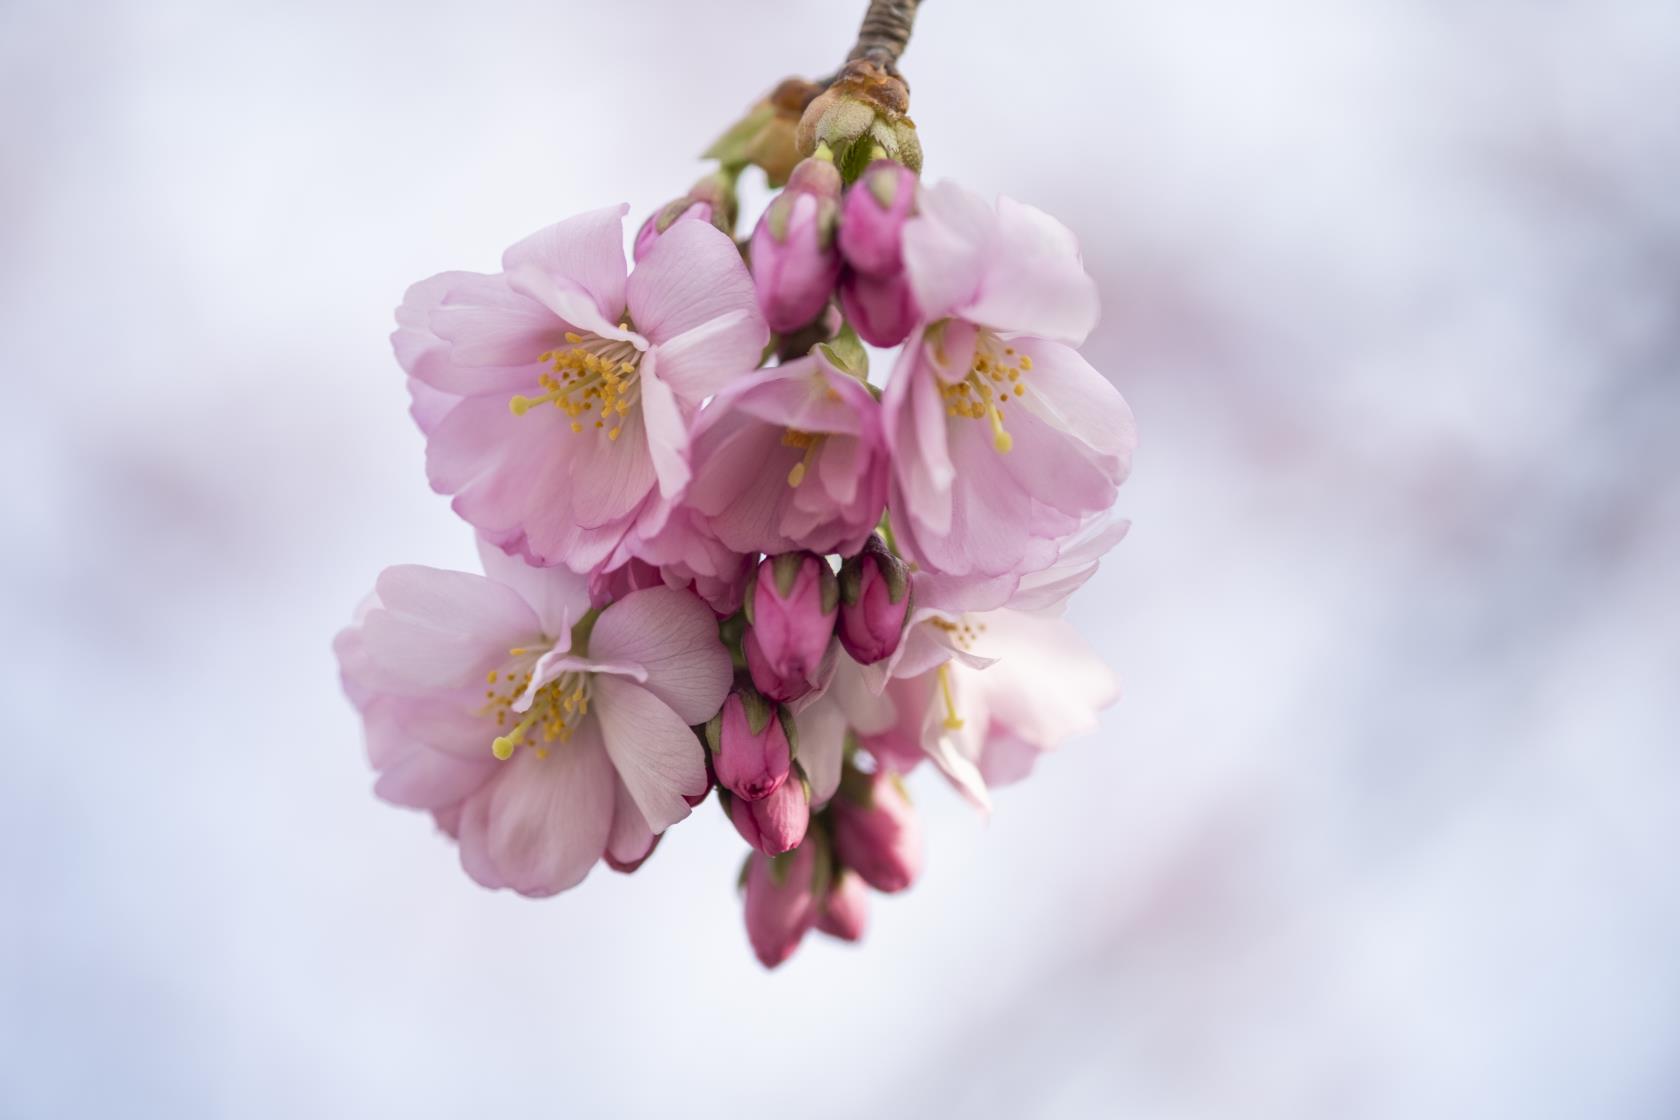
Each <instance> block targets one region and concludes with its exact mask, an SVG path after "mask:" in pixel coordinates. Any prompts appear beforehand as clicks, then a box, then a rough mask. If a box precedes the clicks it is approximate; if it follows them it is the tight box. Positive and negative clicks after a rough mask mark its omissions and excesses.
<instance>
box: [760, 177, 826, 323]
mask: <svg viewBox="0 0 1680 1120" xmlns="http://www.w3.org/2000/svg"><path fill="white" fill-rule="evenodd" d="M839 217H840V172H839V171H837V170H836V169H835V167H834V164H833V163H831V162H829V161H828V160H825V159H815V158H813V159H807V160H805V161H803V162H802V163H800V165H799V166H798V167H796V168H794V169H793V175H792V176H791V177H790V178H789V179H788V184H787V187H786V188H785V189H784V190H783V191H782V193H781V194H779V195H777V196H776V197H775V199H774V200H773V201H772V202H771V203H770V206H769V208H768V209H766V210H765V211H764V216H763V217H762V218H760V219H759V220H758V228H757V229H755V230H753V235H752V245H751V253H752V275H753V288H754V290H755V291H756V292H757V293H758V305H759V307H760V309H762V310H763V312H764V318H765V320H766V321H767V322H768V323H769V324H770V329H771V330H773V331H775V332H777V333H778V334H787V333H788V332H789V331H796V330H798V329H799V328H800V327H803V326H804V325H805V324H806V323H809V322H810V321H811V320H812V319H815V318H816V317H817V316H818V315H820V314H822V310H823V308H824V307H827V306H828V300H829V297H830V296H831V295H833V293H834V284H835V281H836V280H838V279H839V278H840V249H839V247H838V246H837V245H836V243H835V238H834V234H835V227H836V225H837V224H838V221H839Z"/></svg>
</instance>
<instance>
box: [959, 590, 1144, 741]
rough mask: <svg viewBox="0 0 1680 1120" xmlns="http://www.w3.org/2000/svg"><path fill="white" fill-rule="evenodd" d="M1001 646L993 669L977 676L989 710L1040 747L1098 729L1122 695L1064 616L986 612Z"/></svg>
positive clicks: (1098, 658) (1107, 672)
mask: <svg viewBox="0 0 1680 1120" xmlns="http://www.w3.org/2000/svg"><path fill="white" fill-rule="evenodd" d="M986 619H987V622H988V625H989V626H990V628H991V631H992V633H993V636H994V637H995V638H996V639H997V641H998V643H999V646H1000V648H1002V649H1005V650H1007V651H1008V652H1007V653H1006V654H1005V656H1004V659H1003V661H1002V662H1001V663H1000V664H999V665H998V666H997V667H996V668H994V669H992V670H990V671H988V672H985V673H979V674H976V675H975V687H976V688H977V689H980V690H982V691H983V692H984V693H985V703H986V707H987V710H988V711H990V712H991V714H992V716H993V718H995V719H998V720H1001V721H1002V722H1003V723H1006V724H1008V725H1009V727H1010V728H1011V729H1012V730H1013V731H1014V732H1015V733H1016V734H1018V735H1020V736H1021V737H1022V738H1024V739H1026V740H1028V741H1029V742H1031V743H1033V744H1035V745H1036V746H1037V747H1038V748H1039V749H1040V750H1050V749H1053V748H1055V747H1057V746H1059V745H1061V743H1062V742H1063V741H1064V740H1066V739H1068V738H1069V737H1071V736H1074V735H1078V734H1083V733H1085V732H1088V731H1093V730H1095V729H1096V727H1097V713H1098V712H1099V711H1101V710H1102V709H1103V708H1106V707H1108V706H1109V705H1110V704H1112V703H1114V701H1115V700H1117V699H1119V696H1120V682H1119V680H1118V678H1116V677H1115V675H1114V671H1113V670H1112V669H1110V668H1109V667H1108V666H1107V665H1106V664H1105V663H1104V662H1103V660H1102V658H1100V657H1098V656H1097V654H1096V653H1095V651H1093V650H1092V649H1091V647H1090V646H1089V645H1088V644H1087V643H1086V642H1085V640H1084V638H1083V637H1082V636H1081V635H1080V633H1079V631H1078V630H1077V629H1075V628H1074V626H1073V624H1072V623H1070V622H1068V621H1067V619H1065V618H1057V617H1051V616H1042V615H1029V614H1022V613H1020V612H1016V611H996V612H994V613H992V614H989V615H987V616H986Z"/></svg>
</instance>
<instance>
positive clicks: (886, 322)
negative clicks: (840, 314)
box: [840, 268, 922, 346]
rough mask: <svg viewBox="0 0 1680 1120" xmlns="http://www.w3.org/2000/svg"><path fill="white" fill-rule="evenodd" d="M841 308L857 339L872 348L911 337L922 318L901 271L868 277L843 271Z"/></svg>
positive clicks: (864, 274)
mask: <svg viewBox="0 0 1680 1120" xmlns="http://www.w3.org/2000/svg"><path fill="white" fill-rule="evenodd" d="M840 306H841V308H843V309H844V310H845V312H846V320H847V322H849V323H851V324H852V329H854V330H856V331H857V333H858V337H859V338H861V339H863V340H864V341H865V342H867V343H869V344H870V345H871V346H897V345H898V344H899V343H901V342H903V341H904V340H905V339H906V338H909V337H910V332H911V331H912V330H913V329H915V326H916V322H917V320H918V319H920V318H921V316H922V311H921V308H919V307H917V306H916V297H915V295H914V293H912V292H911V291H910V279H909V276H908V274H906V273H905V272H904V271H902V270H900V271H898V272H893V273H888V274H887V275H885V276H871V275H870V274H869V273H867V272H859V271H857V270H856V269H851V268H848V269H846V271H845V272H844V273H842V274H841V276H840Z"/></svg>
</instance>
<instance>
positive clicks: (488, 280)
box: [413, 273, 566, 396]
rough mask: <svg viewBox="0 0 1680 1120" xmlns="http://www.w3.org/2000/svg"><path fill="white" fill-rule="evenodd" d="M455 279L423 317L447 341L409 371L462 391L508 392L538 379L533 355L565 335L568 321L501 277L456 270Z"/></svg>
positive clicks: (436, 385) (447, 388)
mask: <svg viewBox="0 0 1680 1120" xmlns="http://www.w3.org/2000/svg"><path fill="white" fill-rule="evenodd" d="M455 276H456V277H457V279H456V281H455V283H454V284H453V285H452V286H451V287H450V288H449V290H448V292H446V293H445V295H444V298H443V299H442V300H441V301H440V302H439V303H438V304H437V305H436V306H435V307H434V308H433V309H432V311H431V313H430V315H429V316H428V317H427V322H428V324H429V325H430V328H431V330H432V331H433V332H434V333H435V334H436V335H437V336H438V338H440V339H441V340H443V342H445V343H446V344H447V347H446V348H445V349H443V350H442V351H439V353H438V355H437V356H436V357H434V356H432V355H430V354H428V355H427V356H425V357H423V358H422V359H421V360H420V361H419V362H418V363H416V365H415V368H414V370H413V373H414V375H415V376H416V377H419V378H420V379H421V380H423V381H425V382H426V383H427V384H429V385H431V386H433V387H434V388H438V389H442V390H444V391H445V392H450V393H456V394H459V395H461V396H474V395H481V394H509V393H514V392H518V391H520V390H525V389H529V388H531V387H533V386H535V385H536V383H537V376H538V375H539V373H540V372H541V368H540V366H539V364H538V362H537V356H538V355H539V354H541V353H543V352H544V351H545V350H548V349H550V348H552V347H554V346H557V345H560V344H561V343H562V342H563V341H564V337H565V331H566V324H565V323H563V322H561V321H560V320H558V319H556V318H555V316H554V313H553V312H552V311H550V310H549V309H548V308H546V307H544V306H543V305H542V304H540V303H537V302H536V301H535V300H532V299H529V298H528V297H526V296H524V295H522V294H520V293H519V292H516V291H514V290H513V289H512V288H510V287H509V286H508V283H507V281H506V279H505V278H504V277H501V276H481V275H477V274H474V273H456V274H455Z"/></svg>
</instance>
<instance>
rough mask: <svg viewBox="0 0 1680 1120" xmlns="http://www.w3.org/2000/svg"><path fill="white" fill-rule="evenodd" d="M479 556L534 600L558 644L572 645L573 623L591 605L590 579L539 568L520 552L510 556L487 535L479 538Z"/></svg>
mask: <svg viewBox="0 0 1680 1120" xmlns="http://www.w3.org/2000/svg"><path fill="white" fill-rule="evenodd" d="M478 558H479V562H480V563H482V564H483V565H484V574H485V575H486V576H488V577H489V578H490V579H493V580H495V581H496V582H497V583H499V584H502V585H503V586H505V587H511V588H513V589H514V590H515V591H517V592H518V593H519V597H520V598H522V599H524V600H525V602H526V603H528V604H530V607H531V609H532V610H533V611H534V612H535V613H536V616H537V619H538V620H539V621H540V622H541V623H542V632H543V634H544V635H546V636H547V637H549V638H552V639H554V642H553V644H554V645H555V646H556V647H557V648H562V649H564V648H569V647H570V645H571V641H572V624H573V623H575V622H577V620H578V619H580V618H582V617H583V614H584V612H585V611H587V610H588V609H589V579H588V577H586V576H581V575H578V574H577V573H576V572H573V571H570V570H569V569H566V568H559V567H556V568H539V567H537V566H535V565H533V564H527V563H526V562H525V561H524V560H522V559H520V558H519V557H517V556H509V555H508V554H507V553H505V552H503V551H502V550H501V549H499V548H497V547H496V546H495V545H493V544H490V543H489V542H488V541H486V540H485V539H484V538H483V537H480V538H479V540H478Z"/></svg>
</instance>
